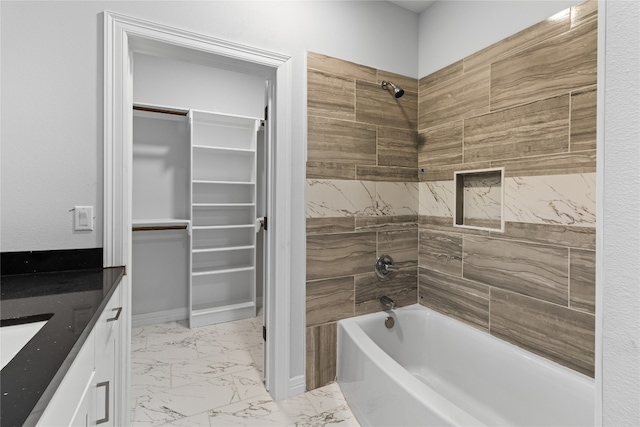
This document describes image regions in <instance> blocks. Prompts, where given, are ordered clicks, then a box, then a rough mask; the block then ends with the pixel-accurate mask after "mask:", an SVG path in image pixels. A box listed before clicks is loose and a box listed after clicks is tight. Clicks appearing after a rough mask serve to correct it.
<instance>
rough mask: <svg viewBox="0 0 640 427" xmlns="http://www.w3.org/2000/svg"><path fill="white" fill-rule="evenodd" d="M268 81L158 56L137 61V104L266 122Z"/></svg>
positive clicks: (134, 63) (135, 99) (135, 90)
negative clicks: (252, 118)
mask: <svg viewBox="0 0 640 427" xmlns="http://www.w3.org/2000/svg"><path fill="white" fill-rule="evenodd" d="M266 91H267V89H266V78H265V77H259V76H252V75H249V74H244V73H240V72H237V71H231V70H224V69H220V68H214V67H209V66H206V65H201V64H195V63H192V62H185V61H177V60H175V59H169V58H160V57H157V56H150V55H142V54H135V55H134V57H133V102H135V103H142V104H153V105H162V106H167V107H179V108H184V109H193V110H204V111H212V112H216V113H224V114H235V115H238V116H249V117H257V118H262V117H263V116H264V107H265V105H266V101H265V98H266V95H265V94H266Z"/></svg>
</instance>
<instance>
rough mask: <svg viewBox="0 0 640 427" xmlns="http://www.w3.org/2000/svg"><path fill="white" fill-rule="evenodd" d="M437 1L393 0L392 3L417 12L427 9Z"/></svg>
mask: <svg viewBox="0 0 640 427" xmlns="http://www.w3.org/2000/svg"><path fill="white" fill-rule="evenodd" d="M435 2H436V0H406V1H393V0H391V3H395V4H397V5H398V6H400V7H404V8H405V9H409V10H411V11H413V12H416V13H420V12H422V11H423V10H425V9H426V8H428V7H429V6H431V5H432V4H433V3H435Z"/></svg>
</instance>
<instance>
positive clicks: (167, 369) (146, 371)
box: [131, 357, 171, 398]
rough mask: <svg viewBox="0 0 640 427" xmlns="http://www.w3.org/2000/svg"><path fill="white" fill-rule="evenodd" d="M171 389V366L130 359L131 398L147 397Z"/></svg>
mask: <svg viewBox="0 0 640 427" xmlns="http://www.w3.org/2000/svg"><path fill="white" fill-rule="evenodd" d="M169 388H171V365H169V364H167V363H144V362H142V363H141V362H140V361H139V360H137V359H134V358H133V357H132V358H131V397H132V398H138V397H139V396H147V395H150V394H153V393H157V392H159V391H163V390H166V389H169Z"/></svg>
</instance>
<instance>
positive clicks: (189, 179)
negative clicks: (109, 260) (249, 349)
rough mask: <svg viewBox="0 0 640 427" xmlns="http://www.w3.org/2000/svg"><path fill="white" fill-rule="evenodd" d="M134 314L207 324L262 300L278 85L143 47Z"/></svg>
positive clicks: (137, 94)
mask: <svg viewBox="0 0 640 427" xmlns="http://www.w3.org/2000/svg"><path fill="white" fill-rule="evenodd" d="M133 76H134V79H133V80H134V88H133V98H134V99H133V153H132V155H133V168H132V180H133V190H132V205H133V213H132V216H133V217H132V226H133V229H132V247H133V249H132V250H133V253H132V266H131V277H132V316H133V317H132V323H133V325H134V326H143V325H151V324H156V323H164V322H168V321H176V320H187V321H188V324H189V327H191V328H193V327H198V326H204V325H210V324H216V323H221V322H228V321H232V320H238V319H244V318H249V317H255V316H256V315H257V313H258V311H259V310H260V308H261V304H262V295H263V293H264V290H263V285H264V280H263V258H264V251H263V243H264V233H265V231H264V225H265V220H264V218H265V217H266V212H267V210H266V209H267V206H266V204H267V200H268V198H267V194H266V191H267V187H268V186H267V183H266V176H267V173H266V170H267V162H266V160H267V157H268V156H267V152H268V150H267V143H268V141H267V138H266V136H265V135H266V132H265V127H266V126H268V124H267V123H266V121H265V120H264V119H265V106H266V99H267V97H266V93H267V83H266V78H265V77H264V76H260V75H255V73H253V74H247V73H245V72H243V70H237V69H230V68H229V67H226V66H225V65H224V64H223V63H220V64H216V63H212V64H202V63H195V62H190V61H188V60H184V61H181V60H176V59H173V58H172V59H168V58H163V57H160V56H152V55H143V54H136V55H135V56H134V70H133Z"/></svg>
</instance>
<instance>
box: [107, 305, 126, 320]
mask: <svg viewBox="0 0 640 427" xmlns="http://www.w3.org/2000/svg"><path fill="white" fill-rule="evenodd" d="M112 311H117V313H116V315H115V316H114V317H110V318H109V319H107V322H115V321H116V320H118V319H119V318H120V313H122V307H118V308H114V309H113V310H112Z"/></svg>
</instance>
